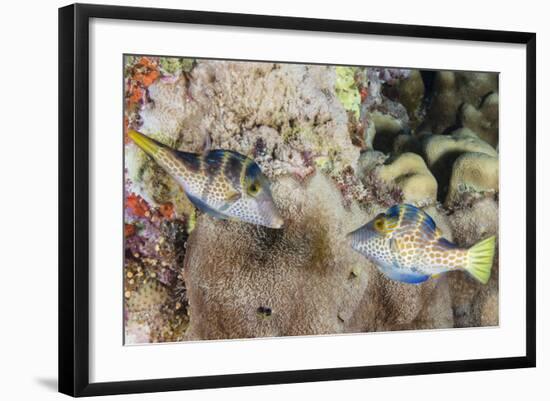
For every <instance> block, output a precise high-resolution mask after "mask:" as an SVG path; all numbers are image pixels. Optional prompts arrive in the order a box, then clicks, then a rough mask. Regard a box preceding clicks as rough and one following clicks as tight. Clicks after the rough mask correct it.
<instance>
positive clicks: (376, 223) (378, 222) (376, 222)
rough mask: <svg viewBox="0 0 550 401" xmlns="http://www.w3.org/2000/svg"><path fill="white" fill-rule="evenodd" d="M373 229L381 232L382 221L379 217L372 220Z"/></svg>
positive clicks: (382, 227)
mask: <svg viewBox="0 0 550 401" xmlns="http://www.w3.org/2000/svg"><path fill="white" fill-rule="evenodd" d="M374 228H376V229H377V230H378V231H382V230H383V229H384V219H383V218H381V217H379V218H377V219H376V220H374Z"/></svg>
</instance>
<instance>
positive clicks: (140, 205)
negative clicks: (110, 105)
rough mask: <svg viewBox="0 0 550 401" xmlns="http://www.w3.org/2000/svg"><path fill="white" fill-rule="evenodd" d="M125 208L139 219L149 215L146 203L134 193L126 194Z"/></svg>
mask: <svg viewBox="0 0 550 401" xmlns="http://www.w3.org/2000/svg"><path fill="white" fill-rule="evenodd" d="M126 207H127V208H128V209H129V210H131V212H132V213H133V214H134V215H136V216H139V217H146V216H148V215H149V214H150V213H149V206H148V205H147V202H145V200H144V199H143V198H142V197H141V196H139V195H136V194H134V193H131V194H128V196H127V197H126Z"/></svg>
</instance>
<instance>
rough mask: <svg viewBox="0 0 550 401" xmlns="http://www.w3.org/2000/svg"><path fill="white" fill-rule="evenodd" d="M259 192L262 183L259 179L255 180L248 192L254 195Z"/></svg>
mask: <svg viewBox="0 0 550 401" xmlns="http://www.w3.org/2000/svg"><path fill="white" fill-rule="evenodd" d="M258 192H260V184H259V183H258V182H257V181H254V182H252V184H250V185H249V186H248V193H249V194H250V195H252V196H254V195H257V194H258Z"/></svg>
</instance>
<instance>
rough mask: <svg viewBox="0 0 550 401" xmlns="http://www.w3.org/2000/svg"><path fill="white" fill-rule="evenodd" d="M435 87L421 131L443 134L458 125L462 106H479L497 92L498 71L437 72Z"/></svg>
mask: <svg viewBox="0 0 550 401" xmlns="http://www.w3.org/2000/svg"><path fill="white" fill-rule="evenodd" d="M433 87H434V88H433V94H432V99H431V102H430V106H429V108H428V112H427V115H426V119H425V120H424V121H423V123H422V128H421V129H420V130H423V131H428V132H431V133H433V134H444V133H448V132H449V130H453V129H455V128H456V127H457V125H458V123H459V118H458V117H459V116H458V115H459V112H460V108H461V107H464V106H463V105H472V106H473V107H475V108H478V107H480V106H481V105H482V103H483V100H484V99H485V98H486V97H487V96H488V95H490V94H491V93H494V92H498V74H491V73H482V72H463V71H455V72H453V71H438V72H436V73H435V79H434V83H433ZM497 99H498V98H497ZM497 114H498V113H497Z"/></svg>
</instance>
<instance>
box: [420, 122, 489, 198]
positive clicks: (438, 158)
mask: <svg viewBox="0 0 550 401" xmlns="http://www.w3.org/2000/svg"><path fill="white" fill-rule="evenodd" d="M423 151H424V157H425V159H426V162H427V164H428V167H429V168H430V170H431V171H432V172H433V174H434V176H435V178H436V179H437V182H438V185H439V190H438V199H445V196H446V195H447V193H448V191H449V182H450V180H451V175H453V172H454V164H455V162H456V161H457V159H458V158H459V157H460V156H462V155H464V154H468V153H479V154H484V155H486V156H488V157H490V158H493V159H494V160H495V161H496V164H495V163H493V164H494V165H496V168H497V172H496V175H497V176H498V154H497V151H496V150H495V149H494V148H493V147H492V146H491V145H489V144H488V143H486V142H484V141H482V140H481V139H479V137H478V136H477V135H476V134H475V133H474V132H473V131H471V130H470V129H468V128H460V129H457V130H456V131H454V132H453V133H452V134H451V135H431V136H428V137H426V138H425V139H424V141H423ZM474 158H475V157H474ZM467 160H471V158H470V159H467ZM483 160H487V158H484V159H483ZM487 163H489V162H487ZM470 165H472V164H471V163H470ZM472 166H474V165H472ZM466 168H468V167H466ZM475 174H476V173H475V172H472V175H475ZM490 174H491V175H494V172H491V173H490ZM455 176H456V175H455ZM464 177H465V175H464V173H463V172H461V174H460V175H459V176H456V179H455V181H454V182H453V185H454V193H453V195H452V196H453V197H454V196H455V194H457V193H461V192H464V191H463V190H462V189H461V188H462V186H463V185H462V184H463V183H462V182H461V181H460V179H461V178H464ZM470 179H473V177H470ZM479 180H483V178H482V177H480V178H479ZM467 184H468V183H464V187H467V186H468V185H467ZM497 184H498V182H497ZM452 200H454V199H450V201H452Z"/></svg>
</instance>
